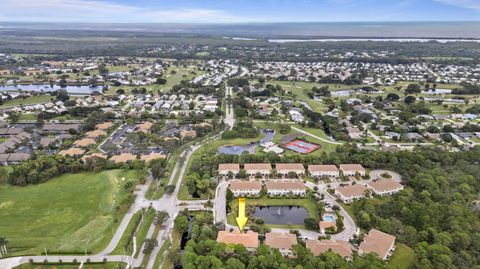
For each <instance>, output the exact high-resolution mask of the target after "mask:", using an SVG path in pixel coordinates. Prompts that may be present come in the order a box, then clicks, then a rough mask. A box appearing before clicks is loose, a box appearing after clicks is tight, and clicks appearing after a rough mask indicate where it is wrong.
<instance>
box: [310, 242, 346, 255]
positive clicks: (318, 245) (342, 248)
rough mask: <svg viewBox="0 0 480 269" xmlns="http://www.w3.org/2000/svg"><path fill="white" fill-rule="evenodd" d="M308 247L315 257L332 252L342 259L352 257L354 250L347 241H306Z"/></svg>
mask: <svg viewBox="0 0 480 269" xmlns="http://www.w3.org/2000/svg"><path fill="white" fill-rule="evenodd" d="M305 243H306V247H307V249H309V250H310V251H311V252H312V254H313V255H315V256H318V255H320V254H321V253H325V252H327V251H329V250H331V251H332V252H334V253H337V254H338V255H340V256H342V257H351V256H352V248H351V247H350V245H349V244H348V242H347V241H343V240H322V241H318V240H310V239H309V240H306V242H305Z"/></svg>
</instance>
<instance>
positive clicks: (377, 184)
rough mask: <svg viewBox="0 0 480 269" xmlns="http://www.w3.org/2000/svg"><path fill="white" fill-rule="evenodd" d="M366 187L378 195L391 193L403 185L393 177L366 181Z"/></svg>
mask: <svg viewBox="0 0 480 269" xmlns="http://www.w3.org/2000/svg"><path fill="white" fill-rule="evenodd" d="M368 187H369V188H370V189H371V190H372V191H373V192H374V193H375V194H378V195H381V196H383V195H392V194H394V193H397V192H399V191H401V190H403V185H402V184H400V183H398V182H397V181H395V180H393V179H381V180H377V181H373V182H370V183H368Z"/></svg>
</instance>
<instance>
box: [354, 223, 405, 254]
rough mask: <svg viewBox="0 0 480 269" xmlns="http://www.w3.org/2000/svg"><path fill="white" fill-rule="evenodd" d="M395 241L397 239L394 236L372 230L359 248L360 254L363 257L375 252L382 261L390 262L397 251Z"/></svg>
mask: <svg viewBox="0 0 480 269" xmlns="http://www.w3.org/2000/svg"><path fill="white" fill-rule="evenodd" d="M395 239H396V237H395V236H393V235H389V234H386V233H384V232H381V231H379V230H376V229H371V230H370V231H369V232H368V234H367V235H366V236H365V237H364V238H363V242H362V243H361V244H360V246H359V247H358V253H359V254H360V255H363V254H367V253H371V252H373V253H376V254H377V255H378V257H380V259H383V260H388V259H389V258H390V256H392V254H393V252H394V251H395Z"/></svg>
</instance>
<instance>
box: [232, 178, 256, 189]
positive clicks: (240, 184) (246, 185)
mask: <svg viewBox="0 0 480 269" xmlns="http://www.w3.org/2000/svg"><path fill="white" fill-rule="evenodd" d="M229 188H230V189H231V190H261V189H262V183H260V182H258V181H240V180H234V181H232V182H230V187H229Z"/></svg>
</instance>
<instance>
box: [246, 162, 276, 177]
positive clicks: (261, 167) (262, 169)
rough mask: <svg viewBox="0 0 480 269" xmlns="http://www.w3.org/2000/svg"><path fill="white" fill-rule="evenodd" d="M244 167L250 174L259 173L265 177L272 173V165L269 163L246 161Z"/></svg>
mask: <svg viewBox="0 0 480 269" xmlns="http://www.w3.org/2000/svg"><path fill="white" fill-rule="evenodd" d="M244 167H245V172H247V174H248V175H250V176H255V175H256V174H257V173H260V174H261V175H262V176H264V177H265V176H268V175H271V174H272V165H271V164H269V163H246V164H245V165H244Z"/></svg>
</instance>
